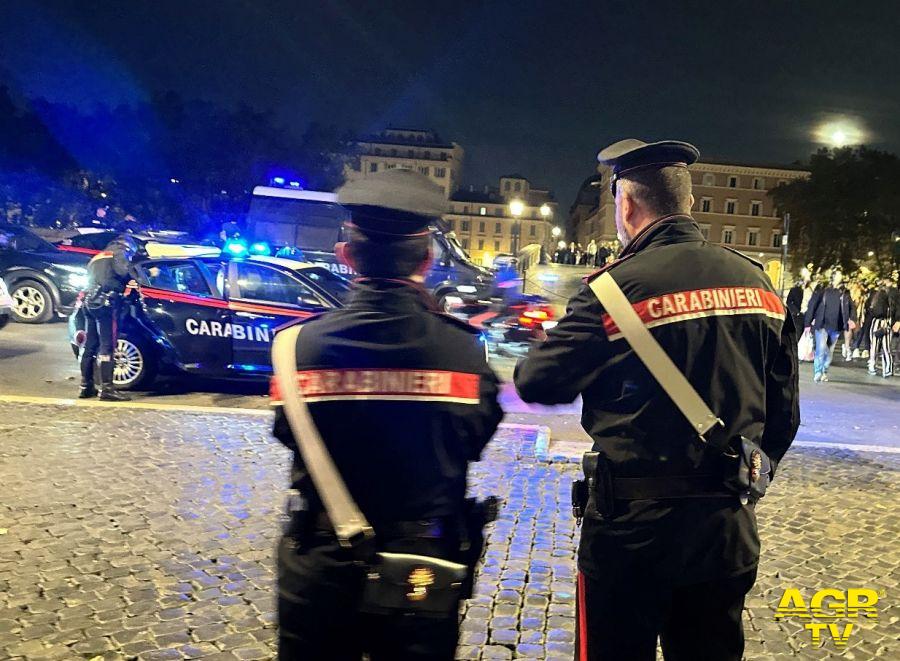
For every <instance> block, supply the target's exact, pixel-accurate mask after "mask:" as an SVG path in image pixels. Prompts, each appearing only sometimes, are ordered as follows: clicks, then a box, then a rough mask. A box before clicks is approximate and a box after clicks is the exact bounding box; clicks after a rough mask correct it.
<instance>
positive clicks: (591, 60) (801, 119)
mask: <svg viewBox="0 0 900 661" xmlns="http://www.w3.org/2000/svg"><path fill="white" fill-rule="evenodd" d="M898 67H900V3H898V2H896V1H895V0H883V1H874V0H873V1H867V0H859V1H857V2H852V3H851V2H843V1H840V2H838V1H835V0H818V1H817V2H798V1H792V0H780V1H768V0H754V1H752V2H744V1H736V0H731V1H726V2H720V1H718V2H711V1H707V2H697V1H692V0H691V1H685V0H669V1H660V2H653V1H648V0H643V1H642V0H630V1H627V2H609V1H600V0H591V1H588V0H583V1H580V2H567V1H562V2H531V1H528V0H520V1H519V2H505V1H494V2H464V1H459V2H444V3H441V2H436V3H431V2H388V1H384V2H382V1H372V0H368V1H363V2H356V1H352V0H321V1H319V2H289V1H287V0H277V1H276V0H269V1H262V0H223V1H218V2H212V1H207V0H203V1H201V0H179V1H177V2H173V1H170V0H161V1H157V2H151V1H146V0H130V1H129V2H121V1H116V2H96V1H90V0H79V1H77V2H76V1H75V0H68V1H63V2H36V1H31V2H27V1H23V0H6V1H5V2H3V3H2V7H0V79H2V81H3V82H5V83H6V84H9V85H10V86H11V87H12V88H13V89H14V90H17V91H18V92H19V93H21V94H26V95H30V96H45V97H47V98H49V99H51V100H55V101H66V102H72V103H77V104H79V105H86V106H89V105H90V104H92V103H95V102H97V101H105V102H107V103H117V102H121V101H134V100H138V99H140V98H142V97H145V96H146V95H147V94H148V93H150V92H153V91H156V90H166V89H173V90H176V91H178V92H180V93H181V94H183V95H184V96H187V97H200V98H206V99H211V100H215V101H219V102H225V103H233V102H237V101H246V102H248V103H250V104H252V105H254V106H257V107H259V108H261V109H273V110H275V111H276V112H277V113H278V115H279V117H280V118H281V119H282V120H283V121H284V122H286V123H289V124H291V125H294V126H296V127H297V130H298V131H302V129H303V127H305V125H306V124H307V123H308V122H309V121H310V120H320V121H325V122H329V123H334V124H337V125H339V126H341V127H347V128H350V129H353V130H355V131H374V130H379V129H381V128H383V127H384V126H386V125H389V124H392V125H399V126H413V127H420V126H421V127H432V128H435V129H437V130H438V131H439V132H440V133H441V134H442V135H443V136H444V137H445V138H447V139H451V140H455V141H457V142H459V143H461V144H462V145H463V146H464V147H465V149H466V161H465V173H464V180H465V183H475V184H482V183H492V184H493V183H495V181H494V180H495V178H496V177H497V176H499V175H500V174H503V173H505V172H512V171H515V172H521V173H522V174H524V175H526V176H528V177H529V178H530V179H531V180H532V181H533V182H534V183H535V184H537V185H544V186H549V187H551V188H552V189H553V190H554V191H555V192H556V193H557V197H558V198H559V199H560V201H561V203H562V204H563V206H564V207H565V206H567V205H568V204H570V203H571V201H572V199H573V196H574V193H575V191H576V189H577V186H578V184H579V183H580V182H581V180H582V179H584V177H586V176H587V175H589V174H590V173H591V172H592V168H593V167H594V157H595V154H596V152H597V149H598V148H599V147H602V146H604V145H606V144H608V143H610V142H612V141H614V140H617V139H619V138H622V137H640V138H644V139H661V138H681V139H686V140H690V141H692V142H694V143H695V144H697V145H698V146H699V148H700V150H701V152H702V153H703V154H704V155H705V156H706V157H707V158H718V159H727V160H735V161H747V162H754V163H789V162H791V161H794V160H797V159H801V158H804V157H805V156H806V155H807V154H809V153H810V152H811V151H812V150H813V149H814V148H815V147H816V144H815V142H814V140H813V139H812V136H811V131H812V129H813V128H814V126H815V125H816V124H817V123H818V122H821V121H822V120H823V119H826V118H828V117H830V116H834V115H847V116H850V117H853V118H856V121H858V122H861V123H862V125H864V126H865V128H866V129H867V132H868V139H867V140H866V142H867V144H869V145H871V146H875V147H879V148H883V149H889V150H891V151H900V72H898Z"/></svg>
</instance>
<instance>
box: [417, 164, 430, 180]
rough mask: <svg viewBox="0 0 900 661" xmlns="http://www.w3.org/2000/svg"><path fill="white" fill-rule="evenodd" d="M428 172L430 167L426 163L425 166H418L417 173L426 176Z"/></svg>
mask: <svg viewBox="0 0 900 661" xmlns="http://www.w3.org/2000/svg"><path fill="white" fill-rule="evenodd" d="M429 172H431V168H430V167H428V166H427V165H426V166H425V167H420V168H419V174H424V175H425V176H426V177H427V176H428V173H429Z"/></svg>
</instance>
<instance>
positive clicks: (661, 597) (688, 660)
mask: <svg viewBox="0 0 900 661" xmlns="http://www.w3.org/2000/svg"><path fill="white" fill-rule="evenodd" d="M755 581H756V568H754V569H751V570H750V571H747V572H744V573H742V574H739V575H738V576H734V577H731V578H722V579H718V580H713V581H707V582H703V583H696V584H693V585H683V586H678V585H668V586H667V585H665V584H661V583H659V582H657V581H656V580H655V579H654V578H653V577H651V576H648V575H647V574H644V575H622V574H619V575H607V576H605V577H604V578H603V579H598V580H595V579H592V578H588V577H587V576H585V575H584V574H583V573H581V572H579V574H578V586H577V605H576V612H577V627H576V640H575V659H576V661H601V660H602V661H645V660H646V661H655V659H656V641H657V637H658V638H659V640H660V643H661V645H662V650H663V656H664V657H665V659H666V661H741V658H742V656H743V652H744V629H743V626H742V624H741V612H742V610H743V608H744V597H745V596H746V595H747V592H749V591H750V588H752V587H753V584H754V582H755Z"/></svg>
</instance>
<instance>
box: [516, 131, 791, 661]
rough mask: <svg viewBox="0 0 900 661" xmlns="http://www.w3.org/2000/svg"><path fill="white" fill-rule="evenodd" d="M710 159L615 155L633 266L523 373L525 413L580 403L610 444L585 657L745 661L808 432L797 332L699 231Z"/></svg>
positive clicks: (616, 265) (591, 540) (580, 508)
mask: <svg viewBox="0 0 900 661" xmlns="http://www.w3.org/2000/svg"><path fill="white" fill-rule="evenodd" d="M698 158H699V152H698V151H697V149H696V148H695V147H694V146H693V145H690V144H688V143H685V142H679V141H672V140H666V141H662V142H655V143H650V144H648V143H645V142H642V141H639V140H623V141H620V142H617V143H615V144H613V145H610V146H609V147H607V148H606V149H604V150H602V151H601V152H600V154H599V156H598V159H599V161H600V162H601V163H603V164H605V165H608V166H610V168H611V170H612V174H611V176H610V186H611V193H612V195H613V196H614V198H615V205H616V213H615V218H616V227H617V230H618V234H619V240H620V241H621V243H622V245H623V250H622V253H621V255H620V257H619V258H618V259H617V260H616V261H614V262H612V263H611V264H610V265H608V266H607V267H605V268H603V269H601V270H600V271H598V272H597V273H595V274H593V275H591V276H589V277H588V278H586V279H585V284H584V286H583V287H582V288H581V290H580V291H579V293H578V294H577V295H575V296H574V298H572V300H571V301H570V303H569V307H568V311H567V313H566V315H565V316H564V317H563V318H562V319H561V320H560V321H559V324H558V325H557V326H556V327H555V328H553V329H551V330H550V331H548V333H547V337H546V340H545V341H543V342H541V343H540V344H537V345H535V346H534V347H533V348H532V349H531V351H530V352H529V354H528V355H527V357H526V358H525V359H524V360H523V361H521V362H520V363H519V364H518V365H517V367H516V371H515V385H516V388H517V390H518V392H519V394H520V396H521V397H522V399H523V400H524V401H526V402H539V403H541V404H559V403H566V402H571V401H573V400H574V399H575V398H576V397H577V396H579V395H580V396H581V397H582V398H583V412H582V426H583V427H584V429H585V430H586V431H587V432H588V434H589V435H590V436H591V438H592V439H593V442H594V444H593V450H592V452H589V453H586V454H585V457H584V461H583V464H584V470H585V480H583V481H579V482H577V483H576V485H575V487H574V488H573V508H574V510H575V513H576V515H577V516H578V517H584V519H583V523H582V532H581V541H580V546H579V550H578V566H579V573H578V585H577V609H576V610H577V618H578V622H577V631H576V657H577V659H579V660H581V661H587V660H588V659H592V660H593V659H616V660H617V661H618V660H631V659H634V660H643V659H646V660H648V661H650V660H653V659H655V658H656V656H655V655H656V646H657V639H659V640H660V643H661V646H662V650H663V654H664V656H665V658H666V659H667V660H669V661H671V660H673V659H674V660H690V661H697V660H703V659H710V660H715V661H724V660H731V659H733V660H735V661H738V660H740V659H741V658H742V653H743V649H744V636H743V627H742V624H741V611H742V609H743V605H744V598H745V595H746V594H747V592H748V591H749V590H750V588H751V587H752V586H753V584H754V582H755V580H756V572H757V565H758V562H759V549H760V544H759V536H758V532H757V524H756V514H755V508H754V506H755V503H756V501H757V500H758V499H759V498H760V497H761V496H762V495H763V494H764V493H765V486H766V484H767V483H768V479H771V477H772V476H773V475H774V471H775V468H776V467H777V465H778V462H779V461H780V460H781V458H782V457H783V456H784V454H785V452H786V451H787V449H788V447H789V446H790V444H791V442H792V440H793V438H794V435H795V434H796V431H797V427H798V425H799V406H798V383H797V356H796V347H797V338H796V333H795V330H794V327H793V321H792V319H791V317H790V315H786V314H785V309H784V307H783V305H782V303H781V300H780V299H779V297H778V296H777V294H776V293H775V292H774V290H773V288H772V285H771V283H770V282H769V280H768V278H767V277H766V275H765V273H764V271H763V269H762V267H761V266H760V265H759V264H758V263H756V262H754V261H752V260H751V259H749V258H747V257H745V256H744V255H742V254H740V253H737V252H735V251H732V250H730V249H727V248H724V247H720V246H717V245H713V244H710V243H709V242H708V241H707V240H705V239H704V237H703V235H702V234H701V233H700V229H699V227H698V226H697V224H696V222H695V221H694V220H693V218H691V215H690V210H691V207H692V205H693V201H694V200H693V195H692V194H691V175H690V172H689V170H688V167H687V166H688V165H690V164H691V163H693V162H695V161H696V160H697V159H698ZM601 298H602V299H603V303H601V300H600V299H601ZM654 347H655V348H654ZM692 407H693V409H692ZM698 415H699V416H700V417H699V419H698ZM689 416H693V417H689ZM695 422H696V424H694V423H695Z"/></svg>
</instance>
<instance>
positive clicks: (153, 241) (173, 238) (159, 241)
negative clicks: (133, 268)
mask: <svg viewBox="0 0 900 661" xmlns="http://www.w3.org/2000/svg"><path fill="white" fill-rule="evenodd" d="M123 234H127V235H128V236H130V237H131V238H132V239H133V240H134V242H135V243H136V244H137V245H138V253H139V254H140V255H141V256H142V257H196V256H199V255H212V254H215V255H218V254H219V252H220V250H219V248H218V247H216V246H214V245H211V244H203V243H198V242H197V241H195V240H193V239H192V238H191V236H190V235H189V234H188V233H187V232H178V231H171V230H158V231H157V230H148V231H146V232H119V231H117V230H102V231H99V232H86V233H84V234H76V235H75V236H71V237H69V238H68V239H63V240H62V241H60V242H58V243H57V244H56V247H57V248H58V249H59V250H62V251H63V252H71V253H78V254H81V255H88V256H89V257H93V256H94V255H96V254H98V253H99V252H101V251H102V250H103V249H104V248H106V246H108V245H109V244H110V242H112V241H113V240H114V239H116V238H118V237H120V236H122V235H123Z"/></svg>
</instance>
